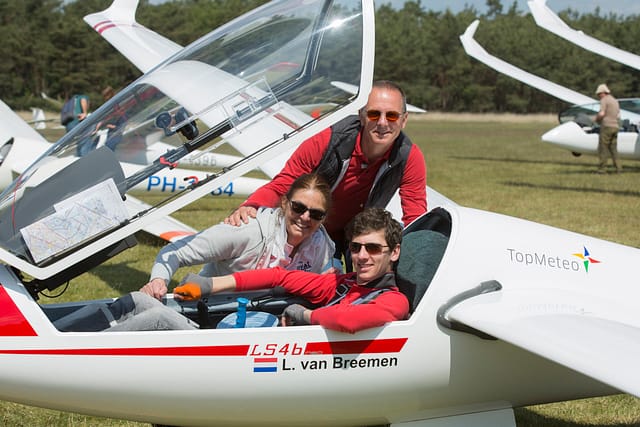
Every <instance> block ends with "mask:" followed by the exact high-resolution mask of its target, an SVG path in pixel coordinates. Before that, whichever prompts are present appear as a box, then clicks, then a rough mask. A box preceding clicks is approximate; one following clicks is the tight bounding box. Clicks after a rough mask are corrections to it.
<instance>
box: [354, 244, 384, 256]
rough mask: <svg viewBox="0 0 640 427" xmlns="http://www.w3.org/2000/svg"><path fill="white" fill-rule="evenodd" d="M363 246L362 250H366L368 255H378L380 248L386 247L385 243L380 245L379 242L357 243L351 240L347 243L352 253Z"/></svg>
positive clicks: (358, 250)
mask: <svg viewBox="0 0 640 427" xmlns="http://www.w3.org/2000/svg"><path fill="white" fill-rule="evenodd" d="M363 246H364V250H365V251H367V253H368V254H369V255H379V254H381V253H382V248H388V247H389V246H387V245H381V244H380V243H358V242H351V243H349V250H350V251H351V253H352V254H357V253H358V252H360V249H362V247H363Z"/></svg>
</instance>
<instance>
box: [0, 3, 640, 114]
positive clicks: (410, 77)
mask: <svg viewBox="0 0 640 427" xmlns="http://www.w3.org/2000/svg"><path fill="white" fill-rule="evenodd" d="M110 3H111V0H77V1H72V2H69V1H63V0H23V1H20V2H16V1H12V0H0V19H1V20H2V25H0V40H2V41H3V43H1V44H0V55H1V57H2V58H3V60H2V61H0V75H1V76H2V78H1V79H0V98H2V99H3V100H4V101H5V102H6V103H8V104H9V105H10V106H11V107H12V108H16V109H26V108H28V107H33V106H46V105H45V104H44V102H45V101H44V100H43V99H42V98H41V95H40V94H41V93H43V92H44V93H46V94H47V95H48V96H49V97H52V98H57V99H64V98H66V97H67V96H69V95H70V94H72V93H75V92H83V93H87V94H88V95H90V97H91V99H92V100H97V101H98V102H97V104H99V103H100V101H101V96H100V93H101V91H102V89H103V88H104V87H106V86H112V87H114V88H116V89H120V88H122V87H124V86H126V85H127V84H129V83H130V82H132V81H133V80H135V79H136V78H137V77H139V75H140V72H139V71H138V70H137V69H136V68H135V67H134V66H133V65H131V64H130V63H129V62H128V61H127V60H126V59H125V58H124V57H122V56H121V55H120V54H119V53H118V52H117V51H116V50H115V49H114V48H113V47H112V46H111V45H110V44H108V43H107V42H106V41H105V40H103V39H102V38H101V37H100V35H99V34H98V33H96V32H95V31H94V30H93V29H92V28H90V27H89V26H88V25H87V24H86V23H85V22H84V21H83V20H82V17H83V16H85V15H87V14H89V13H92V12H96V11H99V10H103V9H105V8H106V7H108V6H109V4H110ZM261 3H264V0H174V1H167V2H165V3H162V4H150V3H149V1H148V0H141V1H140V5H139V7H138V11H137V14H136V18H137V20H138V22H140V23H141V24H143V25H145V26H147V27H148V28H151V29H153V30H154V31H156V32H158V33H160V34H162V35H164V36H166V37H168V38H170V39H172V40H173V41H175V42H177V43H179V44H182V45H187V44H188V43H190V42H192V41H194V40H195V39H197V38H198V37H200V36H202V35H204V34H206V33H207V32H209V31H211V30H213V29H214V28H216V27H218V26H220V25H221V24H223V23H225V22H227V21H228V20H230V19H231V18H233V17H235V16H238V15H240V14H242V13H244V12H246V11H248V10H250V9H252V8H254V7H256V6H258V5H260V4H261ZM486 3H487V12H485V13H484V14H480V13H479V12H478V11H477V10H475V9H474V8H472V7H467V8H465V9H464V10H462V11H460V12H458V13H455V14H454V13H452V12H451V11H444V12H435V11H431V10H427V9H426V8H425V7H424V6H423V5H422V4H421V3H420V1H419V0H418V1H417V2H416V1H408V2H406V3H405V4H404V6H403V8H402V9H395V8H393V7H391V6H390V5H389V4H382V5H381V6H379V7H378V8H377V12H376V68H375V77H376V78H384V79H390V80H394V81H396V82H398V83H399V84H400V85H402V87H404V88H405V89H406V92H407V97H408V99H409V101H410V102H411V103H412V104H414V105H417V106H420V107H422V108H426V109H427V110H438V111H450V112H462V111H467V112H513V113H534V112H557V111H558V110H559V109H561V108H563V107H566V104H565V103H563V102H562V101H559V100H557V99H556V98H553V97H552V96H550V95H547V94H545V93H543V92H540V91H538V90H536V89H533V88H531V87H529V86H526V85H523V84H521V83H519V82H517V81H516V80H513V79H511V78H509V77H506V76H503V75H501V74H499V73H497V72H496V71H494V70H492V69H490V68H488V67H487V66H485V65H484V64H481V63H479V62H478V61H476V60H475V59H473V58H470V57H468V56H467V55H466V54H465V52H464V49H463V48H462V45H461V43H460V41H459V36H460V34H462V33H463V32H464V30H465V29H466V27H467V26H468V25H469V24H470V23H471V22H473V21H474V20H475V19H480V21H481V23H480V27H479V29H478V32H477V34H476V39H477V40H478V42H479V43H480V44H482V45H483V46H484V47H485V48H486V49H487V50H488V51H489V52H490V53H492V54H494V55H496V56H498V57H500V58H502V59H504V60H506V61H508V62H510V63H512V64H514V65H516V66H518V67H521V68H523V69H525V70H527V71H529V72H531V73H533V74H536V75H539V76H541V77H544V78H546V79H549V80H551V81H554V82H556V83H558V84H561V85H563V86H567V87H569V88H571V89H573V90H576V91H578V92H581V93H584V94H587V95H591V96H594V97H595V95H594V94H593V92H594V90H595V88H596V86H597V85H598V84H599V83H601V82H606V83H607V84H608V85H609V86H610V88H611V89H612V92H613V93H614V94H615V95H616V96H617V97H633V96H640V87H639V86H640V80H639V79H638V75H639V74H640V71H638V70H635V69H632V68H630V67H627V66H625V65H622V64H619V63H616V62H613V61H610V60H607V59H605V58H603V57H601V56H598V55H596V54H593V53H591V52H588V51H586V50H583V49H581V48H579V47H577V46H575V45H573V44H571V43H569V42H567V41H565V40H563V39H560V38H559V37H557V36H555V35H553V34H551V33H549V32H547V31H545V30H543V29H541V28H539V27H537V26H536V25H535V22H534V20H533V18H532V16H531V15H530V14H529V13H528V10H527V11H523V10H519V9H518V8H517V6H516V3H513V4H512V5H511V6H509V7H507V8H505V7H504V6H503V5H502V3H501V2H500V0H487V2H486ZM560 17H561V18H562V19H563V20H564V21H565V22H566V23H567V24H568V25H569V26H571V27H572V28H576V29H580V30H583V31H584V32H585V33H586V34H589V35H591V36H593V37H595V38H598V39H600V40H602V41H604V42H607V43H610V44H612V45H614V46H617V47H619V48H621V49H625V50H629V51H631V52H640V46H639V44H640V16H637V15H623V14H609V15H606V16H605V15H602V14H600V13H599V10H598V9H596V10H594V11H593V12H590V13H587V14H579V13H577V12H575V11H573V10H571V9H569V10H567V11H564V12H562V13H560ZM93 106H94V107H97V106H98V105H96V103H95V102H94V105H93Z"/></svg>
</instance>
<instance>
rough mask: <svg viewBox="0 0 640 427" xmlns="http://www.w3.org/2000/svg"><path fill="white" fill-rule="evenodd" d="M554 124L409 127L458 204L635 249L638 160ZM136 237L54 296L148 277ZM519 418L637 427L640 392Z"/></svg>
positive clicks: (437, 184) (534, 423)
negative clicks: (585, 151)
mask: <svg viewBox="0 0 640 427" xmlns="http://www.w3.org/2000/svg"><path fill="white" fill-rule="evenodd" d="M553 125H554V122H553V120H552V118H545V119H542V120H540V119H539V118H531V119H527V118H526V117H525V118H519V119H518V120H513V119H512V118H510V119H507V118H504V117H496V116H486V117H483V118H481V120H477V119H476V118H474V119H472V120H471V119H468V118H465V119H464V120H459V119H456V118H455V117H454V118H443V117H439V116H435V115H431V116H430V115H429V114H427V116H426V117H424V118H422V119H420V120H413V121H412V122H410V124H409V125H408V126H407V129H406V131H407V134H408V135H409V136H411V138H412V139H413V141H414V142H415V143H417V144H419V145H420V147H421V148H422V150H423V152H424V153H425V156H426V158H427V167H428V183H429V185H430V186H432V187H433V188H435V189H436V190H438V191H439V192H441V193H443V194H444V195H446V196H447V197H449V198H451V199H452V200H454V201H456V202H457V203H459V204H461V205H464V206H469V207H475V208H479V209H485V210H490V211H495V212H500V213H504V214H507V215H512V216H517V217H522V218H526V219H530V220H533V221H537V222H541V223H545V224H549V225H553V226H557V227H560V228H564V229H569V230H572V231H576V232H579V233H585V234H588V235H592V236H596V237H600V238H603V239H607V240H612V241H615V242H618V243H621V244H625V245H630V246H635V247H640V233H638V223H639V222H638V217H639V216H640V188H639V186H638V183H639V182H640V162H632V161H626V162H623V163H624V171H625V172H624V173H623V174H621V175H605V176H602V175H595V174H593V171H594V170H595V166H596V159H595V158H594V157H584V156H583V157H581V158H575V157H573V156H571V154H569V153H568V152H566V151H563V150H559V149H556V148H553V147H551V146H547V145H543V144H542V143H541V142H540V135H541V134H542V133H543V132H544V131H546V130H548V129H549V128H550V127H552V126H553ZM240 201H241V200H238V199H228V200H224V201H223V200H220V199H216V204H215V205H214V202H213V201H212V200H201V201H199V202H197V203H195V204H193V205H191V206H188V207H186V208H185V209H183V210H181V211H180V212H177V213H176V214H175V215H174V216H175V217H176V218H178V219H180V220H182V221H184V222H186V223H188V224H190V225H192V226H194V227H196V228H202V227H205V226H208V225H209V224H211V223H213V222H215V221H218V220H220V219H221V218H223V217H224V216H226V214H227V213H228V212H230V211H231V210H232V209H233V208H234V207H235V206H236V205H237V204H238V203H239V202H240ZM138 237H139V240H140V243H139V244H138V246H136V247H134V248H133V249H131V250H129V251H127V252H125V253H123V254H120V255H119V256H117V257H116V258H114V259H112V260H110V261H109V262H108V263H107V264H105V265H103V266H100V267H98V268H96V269H95V270H93V271H91V272H89V273H86V274H84V275H83V276H81V277H79V278H77V279H75V280H74V281H73V282H72V283H71V286H70V287H69V289H68V291H67V292H66V293H65V294H64V295H63V296H62V297H61V298H60V299H59V300H65V301H66V300H83V299H93V298H101V297H107V296H109V297H111V296H118V295H120V294H122V293H125V292H128V291H131V290H136V289H138V288H139V287H140V286H141V285H143V284H144V283H146V280H147V278H148V272H149V270H150V267H151V264H152V262H153V259H154V257H155V255H156V253H157V251H158V250H159V248H160V247H161V245H162V242H160V241H158V240H156V239H154V238H151V237H147V236H145V235H142V234H141V235H139V236H138ZM195 270H196V269H194V271H195ZM186 271H187V270H184V271H181V272H179V273H178V274H177V275H176V277H182V275H183V273H184V272H186ZM44 302H46V301H44ZM522 386H523V387H526V386H527V385H526V384H523V385H522ZM105 404H108V402H105ZM516 419H517V424H518V426H519V427H538V426H545V427H594V426H616V427H631V426H640V400H639V399H636V398H633V397H630V396H627V395H616V396H609V397H602V398H595V399H585V400H579V401H572V402H561V403H553V404H547V405H538V406H532V407H527V408H518V409H517V410H516ZM0 424H1V425H5V426H36V425H37V426H94V425H99V426H140V425H143V424H139V423H132V422H126V421H119V420H110V419H102V418H92V417H86V416H83V415H78V414H67V413H62V412H57V411H50V410H44V409H37V408H32V407H28V406H22V405H17V404H13V403H7V402H0Z"/></svg>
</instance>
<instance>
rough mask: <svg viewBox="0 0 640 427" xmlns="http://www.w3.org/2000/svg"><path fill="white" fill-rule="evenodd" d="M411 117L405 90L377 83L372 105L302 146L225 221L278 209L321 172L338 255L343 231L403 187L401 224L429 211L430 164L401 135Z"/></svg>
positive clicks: (330, 230) (328, 224)
mask: <svg viewBox="0 0 640 427" xmlns="http://www.w3.org/2000/svg"><path fill="white" fill-rule="evenodd" d="M407 119H408V113H407V110H406V98H405V95H404V92H403V91H402V89H401V88H400V87H399V86H398V85H396V84H395V83H392V82H390V81H386V80H382V81H376V82H375V83H374V84H373V88H372V90H371V93H370V94H369V98H368V101H367V105H366V106H365V107H364V108H363V109H362V110H360V114H359V115H358V116H350V117H347V118H345V119H343V120H341V121H340V122H338V123H336V124H335V125H333V126H331V127H330V128H328V129H325V130H324V131H322V132H320V133H319V134H317V135H315V136H313V137H311V138H309V139H308V140H306V141H305V142H303V143H302V144H301V145H300V146H299V147H298V149H297V150H296V151H295V152H294V153H293V154H292V155H291V158H289V160H288V161H287V163H286V165H285V166H284V168H283V169H282V171H281V172H280V173H279V174H278V175H276V176H275V177H274V178H273V180H272V181H271V182H269V183H267V184H265V185H264V186H262V187H260V188H259V189H257V190H256V191H255V192H254V193H253V194H252V195H251V196H250V197H249V198H248V199H247V200H246V201H245V202H244V203H243V204H242V205H241V206H240V207H239V208H238V209H237V210H236V211H235V212H233V213H232V214H231V215H230V216H229V217H228V218H226V219H225V223H227V224H232V225H240V223H241V222H245V223H246V222H247V221H248V217H250V216H251V217H254V216H255V214H256V208H258V207H260V206H277V205H279V203H280V200H281V197H282V196H283V195H284V194H285V193H286V191H287V189H288V188H289V186H290V185H291V183H292V182H293V181H294V180H295V179H296V178H297V177H298V176H300V175H302V174H305V173H310V172H312V171H316V172H317V173H319V174H320V175H322V176H323V177H324V178H325V179H326V180H327V181H328V182H329V183H330V185H331V186H332V189H333V191H332V196H333V206H334V209H333V210H332V211H331V212H330V213H329V216H328V218H327V220H326V221H325V228H326V229H327V231H328V233H329V236H331V238H332V239H333V240H334V242H335V243H336V248H337V252H339V253H344V249H345V248H346V247H345V241H344V229H345V226H346V225H347V224H348V222H349V221H350V220H351V219H352V218H353V217H354V216H355V215H356V214H357V213H358V212H361V211H362V210H363V209H364V208H365V207H385V206H386V205H387V203H388V202H389V200H390V199H391V197H392V196H393V194H394V193H395V192H396V190H398V189H400V200H401V204H402V212H403V215H402V222H403V223H404V225H405V226H406V225H408V224H409V223H410V222H411V221H413V220H414V219H416V218H417V217H418V216H420V215H422V214H423V213H425V212H426V210H427V196H426V181H427V178H426V165H425V160H424V156H423V154H422V152H421V151H420V148H419V147H418V146H417V145H415V144H412V143H411V141H410V140H409V138H408V137H407V136H406V135H405V134H404V133H403V132H402V129H404V127H405V125H406V123H407Z"/></svg>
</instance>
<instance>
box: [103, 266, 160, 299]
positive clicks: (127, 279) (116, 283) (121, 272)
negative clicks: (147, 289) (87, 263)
mask: <svg viewBox="0 0 640 427" xmlns="http://www.w3.org/2000/svg"><path fill="white" fill-rule="evenodd" d="M91 273H92V274H93V275H95V276H97V277H99V278H100V279H102V280H103V281H104V282H106V283H108V284H109V287H111V288H112V289H113V290H116V291H118V292H119V293H121V294H126V293H129V292H133V291H137V290H140V288H141V287H142V285H144V284H145V283H147V282H148V281H149V272H148V271H141V270H138V269H137V268H133V267H130V266H129V265H128V263H127V262H119V263H117V264H109V265H105V264H101V265H99V266H97V267H95V268H94V269H93V270H91Z"/></svg>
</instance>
